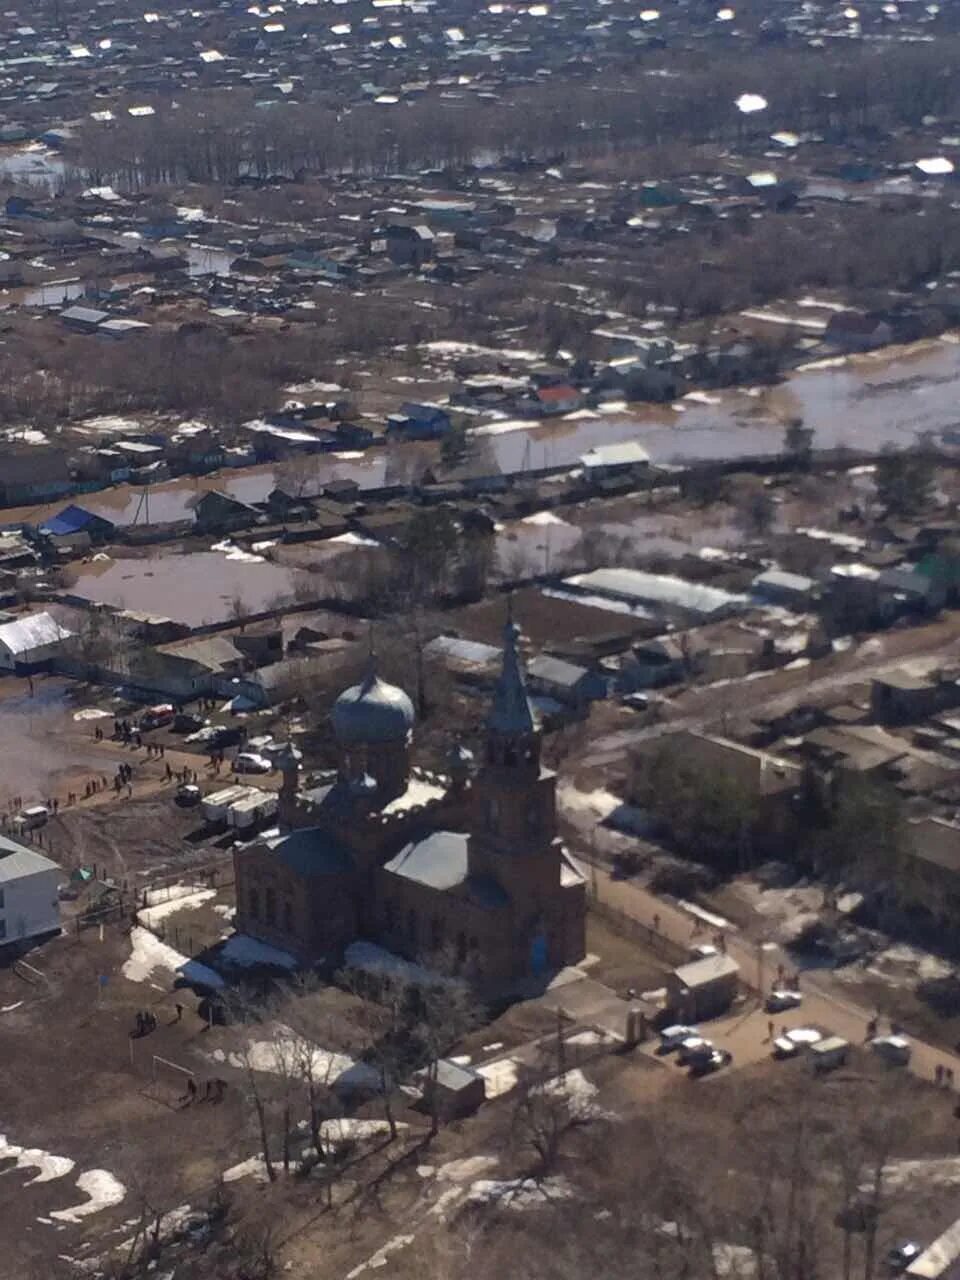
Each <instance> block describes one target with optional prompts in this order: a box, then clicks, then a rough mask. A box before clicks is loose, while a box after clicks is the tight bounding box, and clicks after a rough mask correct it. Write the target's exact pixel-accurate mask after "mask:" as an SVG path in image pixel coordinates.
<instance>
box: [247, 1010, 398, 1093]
mask: <svg viewBox="0 0 960 1280" xmlns="http://www.w3.org/2000/svg"><path fill="white" fill-rule="evenodd" d="M227 1061H228V1062H229V1063H230V1065H231V1066H232V1067H236V1068H237V1069H240V1070H245V1069H246V1068H247V1067H248V1066H249V1068H250V1070H252V1071H259V1072H262V1073H263V1074H264V1075H277V1076H292V1075H303V1074H304V1073H305V1071H306V1070H310V1071H311V1072H312V1074H313V1078H314V1080H316V1081H318V1082H319V1081H323V1082H325V1083H327V1084H331V1085H333V1084H336V1085H340V1086H344V1087H354V1088H365V1089H379V1088H380V1073H379V1072H378V1071H376V1070H375V1069H374V1068H373V1067H370V1066H367V1065H366V1064H365V1063H361V1062H355V1061H354V1060H353V1058H351V1057H350V1056H349V1055H348V1054H345V1053H336V1052H334V1051H333V1050H330V1049H322V1048H319V1047H318V1046H317V1045H315V1044H312V1043H311V1042H310V1041H308V1040H304V1039H303V1037H302V1036H298V1035H297V1034H296V1032H294V1031H291V1029H290V1028H289V1027H285V1026H282V1025H281V1026H277V1027H275V1028H274V1034H273V1038H272V1039H270V1040H251V1041H250V1042H249V1044H248V1045H247V1048H246V1050H244V1051H243V1052H241V1053H231V1054H229V1055H228V1057H227Z"/></svg>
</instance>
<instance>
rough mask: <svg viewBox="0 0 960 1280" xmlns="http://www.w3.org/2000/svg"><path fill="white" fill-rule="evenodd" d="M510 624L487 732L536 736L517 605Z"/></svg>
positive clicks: (510, 613)
mask: <svg viewBox="0 0 960 1280" xmlns="http://www.w3.org/2000/svg"><path fill="white" fill-rule="evenodd" d="M507 608H508V612H507V623H506V626H505V627H504V628H503V667H502V669H501V672H500V678H499V680H498V681H497V687H496V689H495V691H494V695H493V705H492V706H491V708H490V714H489V716H488V717H487V728H488V729H491V730H493V732H494V733H499V734H503V735H505V736H507V735H509V736H514V735H523V734H532V733H536V728H537V727H536V722H535V721H534V718H533V708H532V707H531V705H530V699H529V698H528V697H527V686H526V681H525V679H524V674H523V661H522V659H521V657H520V651H519V647H518V642H519V640H520V628H519V627H518V626H517V624H516V623H515V622H514V620H513V602H512V600H511V601H510V602H509V603H508V606H507Z"/></svg>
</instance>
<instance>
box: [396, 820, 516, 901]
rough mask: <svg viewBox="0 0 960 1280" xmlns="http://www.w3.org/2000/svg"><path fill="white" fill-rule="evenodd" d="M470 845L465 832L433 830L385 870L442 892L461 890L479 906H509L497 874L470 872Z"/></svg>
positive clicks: (401, 851)
mask: <svg viewBox="0 0 960 1280" xmlns="http://www.w3.org/2000/svg"><path fill="white" fill-rule="evenodd" d="M469 844H470V837H469V836H468V835H465V834H464V832H462V831H433V832H431V834H430V835H428V836H424V838H423V839H422V840H412V841H411V842H410V843H409V844H408V845H405V846H404V847H403V848H402V849H401V850H400V852H399V853H398V854H397V855H396V857H394V858H392V859H391V860H390V861H389V862H388V863H387V864H386V865H385V867H384V870H385V871H389V872H391V874H393V875H395V876H401V877H402V878H403V879H404V880H411V881H413V883H414V884H421V885H424V886H425V887H426V888H428V889H436V890H437V891H438V892H440V893H444V892H448V891H450V890H453V889H459V890H461V891H462V892H465V893H466V894H467V896H468V897H469V898H470V899H471V900H472V901H473V902H475V903H476V904H477V906H479V907H503V906H506V904H507V903H508V902H509V901H510V899H509V897H508V895H507V892H506V890H505V889H504V888H503V886H502V885H501V884H500V883H499V882H498V881H497V880H495V879H494V878H493V876H472V875H470V874H469V870H470V866H469Z"/></svg>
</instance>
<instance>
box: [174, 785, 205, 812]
mask: <svg viewBox="0 0 960 1280" xmlns="http://www.w3.org/2000/svg"><path fill="white" fill-rule="evenodd" d="M175 799H176V802H177V804H178V805H179V806H180V807H181V809H192V808H193V806H194V805H197V804H199V803H200V801H201V800H202V799H203V792H202V791H201V790H200V788H199V787H198V786H196V785H195V784H194V783H192V782H185V783H183V785H182V786H179V787H177V794H176V796H175Z"/></svg>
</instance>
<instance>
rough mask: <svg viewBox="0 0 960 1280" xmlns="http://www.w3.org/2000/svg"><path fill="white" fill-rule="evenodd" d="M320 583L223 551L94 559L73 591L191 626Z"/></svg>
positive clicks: (267, 604)
mask: <svg viewBox="0 0 960 1280" xmlns="http://www.w3.org/2000/svg"><path fill="white" fill-rule="evenodd" d="M318 589H319V584H317V583H316V581H315V580H314V579H313V578H312V577H311V575H310V574H308V573H306V572H303V571H300V570H297V569H290V568H286V567H284V566H283V565H277V564H271V563H270V561H268V560H257V559H254V558H251V557H244V558H243V559H234V558H231V556H230V554H229V553H228V552H224V551H201V552H197V553H194V554H193V555H189V556H188V555H183V554H178V553H168V554H158V555H153V556H149V557H147V558H145V559H124V560H102V561H90V562H88V563H86V564H83V565H81V566H80V567H79V569H78V571H77V574H76V577H75V579H74V581H73V583H72V585H71V586H70V588H69V590H70V592H71V594H72V595H75V596H80V597H82V598H83V599H85V600H92V601H96V602H97V603H101V604H109V605H113V606H114V607H116V608H118V609H134V610H140V611H142V612H144V613H151V614H155V615H159V616H161V617H165V618H172V619H173V620H174V621H175V622H182V623H185V624H186V625H187V626H190V627H198V626H202V625H203V624H204V623H211V622H225V621H226V620H227V619H228V618H231V617H234V616H236V615H238V614H250V613H259V612H261V611H263V610H265V609H268V608H271V607H273V606H276V605H277V604H278V603H281V602H287V601H290V600H292V599H293V598H294V596H295V594H296V593H297V591H298V590H299V591H300V592H301V593H303V594H304V595H305V596H306V597H307V598H309V597H310V595H311V594H314V593H316V592H317V591H318Z"/></svg>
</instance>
